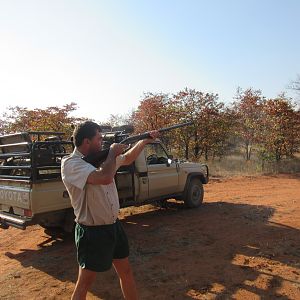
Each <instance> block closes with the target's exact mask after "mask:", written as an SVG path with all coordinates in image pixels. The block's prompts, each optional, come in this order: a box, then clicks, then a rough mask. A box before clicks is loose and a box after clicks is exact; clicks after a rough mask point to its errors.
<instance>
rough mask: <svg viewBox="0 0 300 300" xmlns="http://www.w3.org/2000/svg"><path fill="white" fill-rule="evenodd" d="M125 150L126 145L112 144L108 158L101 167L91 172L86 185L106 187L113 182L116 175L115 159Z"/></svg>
mask: <svg viewBox="0 0 300 300" xmlns="http://www.w3.org/2000/svg"><path fill="white" fill-rule="evenodd" d="M125 148H126V145H121V144H112V145H111V147H110V150H109V153H108V156H107V158H106V160H105V161H104V163H103V164H102V165H101V167H100V168H99V169H97V170H95V171H93V172H92V173H91V174H90V175H89V176H88V178H87V181H86V183H88V184H103V185H107V184H110V183H112V182H113V179H114V176H115V174H116V157H117V156H118V155H120V154H121V153H122V152H123V151H124V150H125Z"/></svg>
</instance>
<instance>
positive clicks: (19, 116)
mask: <svg viewBox="0 0 300 300" xmlns="http://www.w3.org/2000/svg"><path fill="white" fill-rule="evenodd" d="M76 109H77V104H76V103H74V102H72V103H70V104H65V105H63V106H62V107H58V106H50V107H47V108H46V109H40V108H35V109H27V108H26V107H20V106H15V107H9V108H8V112H6V113H5V114H4V116H3V124H4V125H3V126H2V127H3V129H2V130H3V133H13V132H20V131H62V132H65V133H66V136H68V137H69V136H71V134H72V131H73V126H74V125H76V124H77V123H78V122H82V121H83V120H85V119H84V118H77V117H72V116H70V114H71V113H72V112H73V111H75V110H76Z"/></svg>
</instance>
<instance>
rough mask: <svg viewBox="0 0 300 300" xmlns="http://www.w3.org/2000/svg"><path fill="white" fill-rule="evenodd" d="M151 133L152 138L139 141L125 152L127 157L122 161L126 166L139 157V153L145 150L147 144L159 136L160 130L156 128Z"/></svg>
mask: <svg viewBox="0 0 300 300" xmlns="http://www.w3.org/2000/svg"><path fill="white" fill-rule="evenodd" d="M150 135H151V137H152V138H150V139H145V140H141V141H138V142H137V143H136V144H135V145H134V146H133V147H132V148H131V149H130V150H128V151H127V152H126V153H125V154H124V157H125V159H124V162H123V163H122V164H123V165H125V166H126V165H130V164H131V163H133V162H134V161H135V160H136V159H137V157H138V156H139V154H140V153H141V152H142V151H143V149H144V147H145V146H146V145H147V144H149V143H152V142H153V141H154V140H155V139H156V138H157V137H158V136H159V132H158V131H156V130H154V131H151V132H150Z"/></svg>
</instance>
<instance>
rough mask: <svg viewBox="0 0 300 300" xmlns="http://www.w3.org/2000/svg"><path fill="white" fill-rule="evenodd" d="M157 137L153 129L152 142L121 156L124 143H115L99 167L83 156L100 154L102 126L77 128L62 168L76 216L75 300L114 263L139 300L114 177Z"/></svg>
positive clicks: (128, 293) (126, 291) (130, 295)
mask: <svg viewBox="0 0 300 300" xmlns="http://www.w3.org/2000/svg"><path fill="white" fill-rule="evenodd" d="M158 135H159V132H158V131H151V132H150V136H151V137H152V138H150V139H145V140H142V141H139V142H138V143H137V144H136V145H135V146H134V147H132V148H131V149H130V150H129V151H127V152H126V153H125V154H122V153H123V152H124V150H125V149H126V148H127V146H126V145H122V144H112V145H111V146H110V149H109V154H108V156H107V158H106V160H105V161H104V162H103V164H102V165H101V166H100V168H98V169H96V168H95V167H94V166H92V165H91V164H89V163H87V162H85V161H84V160H83V159H82V157H83V156H86V155H87V154H91V153H94V152H97V151H99V150H101V145H102V135H101V128H100V126H99V125H98V124H96V123H94V122H91V121H86V122H84V123H82V124H80V125H79V126H77V127H76V128H75V130H74V133H73V142H74V144H75V149H74V152H73V153H72V154H71V155H69V156H66V157H64V158H63V160H62V166H61V169H62V179H63V182H64V184H65V186H66V188H67V190H68V193H69V195H70V198H71V204H72V206H73V208H74V214H75V217H76V226H75V243H76V248H77V260H78V264H79V273H78V279H77V282H76V286H75V290H74V292H73V295H72V299H76V300H77V299H85V298H86V294H87V291H88V289H89V287H90V286H91V285H92V283H93V281H94V280H95V278H96V273H97V272H104V271H107V270H109V269H110V268H111V266H112V265H113V266H114V268H115V270H116V272H117V274H118V276H119V278H120V285H121V289H122V293H123V296H124V298H125V299H130V300H131V299H137V291H136V286H135V281H134V277H133V273H132V270H131V266H130V264H129V261H128V256H129V247H128V240H127V236H126V234H125V232H124V230H123V228H122V225H121V223H120V221H119V220H118V219H117V217H118V212H119V208H120V206H119V198H118V193H117V189H116V185H115V182H114V176H115V174H116V171H117V169H118V168H119V167H120V166H122V165H129V164H131V163H132V162H133V161H134V160H135V159H136V158H137V157H138V155H139V154H140V153H141V151H142V150H143V148H144V146H145V145H146V144H148V143H150V142H152V141H153V139H155V138H157V137H158Z"/></svg>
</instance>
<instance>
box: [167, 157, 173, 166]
mask: <svg viewBox="0 0 300 300" xmlns="http://www.w3.org/2000/svg"><path fill="white" fill-rule="evenodd" d="M171 164H172V159H171V158H168V160H167V167H170V166H171Z"/></svg>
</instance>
